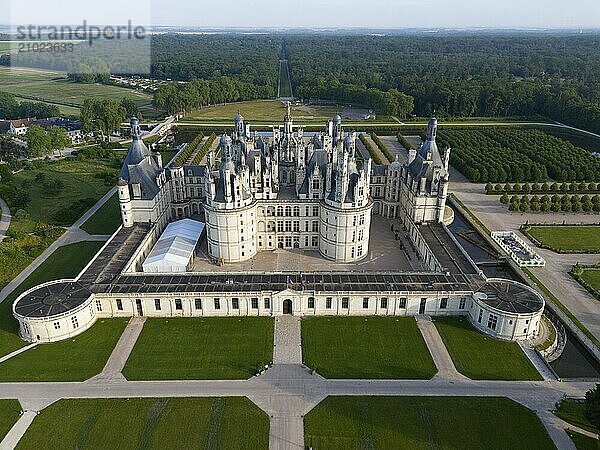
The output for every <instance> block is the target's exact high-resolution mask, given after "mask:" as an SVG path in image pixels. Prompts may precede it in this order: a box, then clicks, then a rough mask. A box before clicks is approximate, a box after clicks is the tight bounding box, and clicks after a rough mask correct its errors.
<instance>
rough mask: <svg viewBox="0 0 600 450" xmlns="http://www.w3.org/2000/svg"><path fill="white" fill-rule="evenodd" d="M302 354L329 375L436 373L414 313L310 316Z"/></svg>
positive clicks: (408, 376)
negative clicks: (365, 315)
mask: <svg viewBox="0 0 600 450" xmlns="http://www.w3.org/2000/svg"><path fill="white" fill-rule="evenodd" d="M302 355H303V358H304V364H306V365H307V366H308V367H311V368H313V369H315V370H316V371H317V372H318V373H319V374H321V375H323V376H324V377H326V378H383V379H429V378H432V377H433V376H434V375H435V374H436V372H437V369H436V367H435V363H434V362H433V359H432V358H431V355H430V354H429V350H428V349H427V345H426V344H425V341H424V340H423V336H422V335H421V332H420V331H419V328H418V327H417V322H416V321H415V319H414V317H311V318H305V319H303V320H302Z"/></svg>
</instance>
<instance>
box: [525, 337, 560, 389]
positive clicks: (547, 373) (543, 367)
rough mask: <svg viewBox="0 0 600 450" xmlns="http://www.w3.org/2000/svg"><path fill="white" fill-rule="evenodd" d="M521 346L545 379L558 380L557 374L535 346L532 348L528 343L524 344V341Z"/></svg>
mask: <svg viewBox="0 0 600 450" xmlns="http://www.w3.org/2000/svg"><path fill="white" fill-rule="evenodd" d="M519 347H521V350H522V351H523V353H524V354H525V356H526V357H527V359H529V362H531V364H533V367H535V369H536V370H537V371H538V372H539V373H540V375H541V376H542V378H544V380H546V381H549V380H553V381H554V380H556V375H555V374H554V372H553V371H552V370H550V369H549V368H548V364H547V363H546V361H545V360H544V358H543V357H542V356H541V355H540V354H539V353H537V352H536V351H535V350H534V349H533V348H530V347H528V346H527V345H525V344H523V343H522V342H519Z"/></svg>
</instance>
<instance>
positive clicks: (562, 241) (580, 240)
mask: <svg viewBox="0 0 600 450" xmlns="http://www.w3.org/2000/svg"><path fill="white" fill-rule="evenodd" d="M524 232H525V234H526V235H527V236H530V237H532V238H533V239H534V240H535V241H537V242H539V243H540V244H541V245H542V246H543V247H546V248H549V249H551V250H555V251H558V252H560V253H595V252H600V226H559V225H557V226H539V227H536V226H532V227H527V228H526V229H525V230H524Z"/></svg>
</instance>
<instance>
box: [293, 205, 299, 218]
mask: <svg viewBox="0 0 600 450" xmlns="http://www.w3.org/2000/svg"><path fill="white" fill-rule="evenodd" d="M299 216H300V207H299V206H294V217H299Z"/></svg>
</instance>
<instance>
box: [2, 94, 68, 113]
mask: <svg viewBox="0 0 600 450" xmlns="http://www.w3.org/2000/svg"><path fill="white" fill-rule="evenodd" d="M59 114H60V111H59V109H58V106H56V105H49V104H47V103H42V102H18V101H17V99H16V98H15V96H14V95H12V94H9V93H6V92H0V119H21V118H26V117H37V118H38V119H47V118H48V117H56V116H58V115H59Z"/></svg>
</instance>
